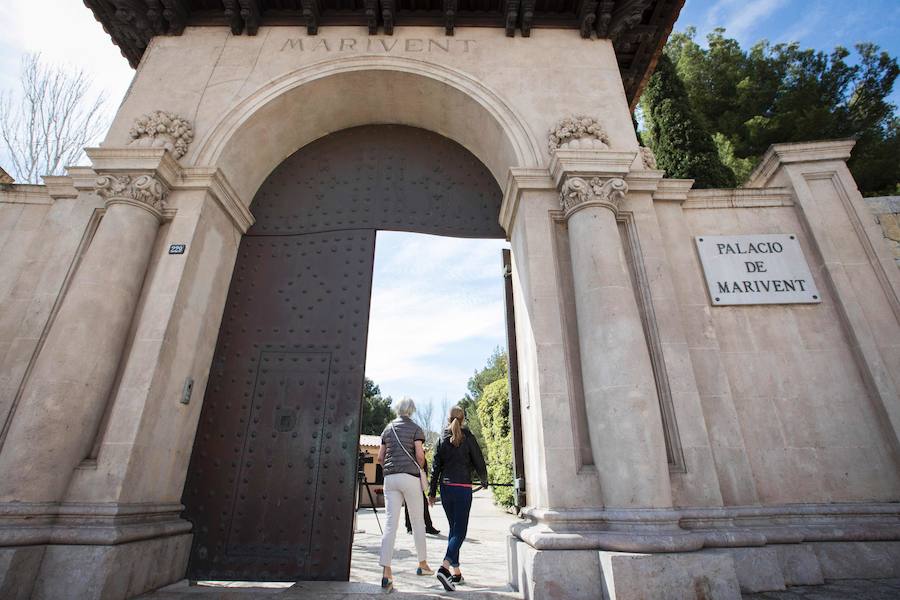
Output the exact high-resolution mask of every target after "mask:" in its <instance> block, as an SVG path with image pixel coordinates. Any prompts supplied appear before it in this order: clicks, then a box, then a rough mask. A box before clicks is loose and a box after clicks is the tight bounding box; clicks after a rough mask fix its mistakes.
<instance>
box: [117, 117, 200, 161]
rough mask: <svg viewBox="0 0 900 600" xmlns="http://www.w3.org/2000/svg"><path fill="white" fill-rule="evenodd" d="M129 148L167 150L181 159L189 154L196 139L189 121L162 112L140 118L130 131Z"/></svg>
mask: <svg viewBox="0 0 900 600" xmlns="http://www.w3.org/2000/svg"><path fill="white" fill-rule="evenodd" d="M128 135H130V136H131V142H129V143H128V145H129V146H148V147H151V148H165V149H166V150H168V151H169V152H171V153H172V156H174V157H175V159H176V160H177V159H179V158H181V157H182V156H184V155H185V154H186V153H187V150H188V145H190V143H191V142H192V141H193V139H194V128H193V127H191V124H190V122H189V121H188V120H187V119H183V118H181V117H179V116H178V115H176V114H174V113H168V112H164V111H161V110H157V111H154V112H152V113H150V114H147V115H144V116H142V117H138V118H137V119H135V121H134V127H132V128H131V129H130V130H129V131H128Z"/></svg>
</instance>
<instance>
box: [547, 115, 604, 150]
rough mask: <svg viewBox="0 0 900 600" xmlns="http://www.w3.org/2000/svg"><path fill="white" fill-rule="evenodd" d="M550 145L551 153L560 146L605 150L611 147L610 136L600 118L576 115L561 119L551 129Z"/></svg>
mask: <svg viewBox="0 0 900 600" xmlns="http://www.w3.org/2000/svg"><path fill="white" fill-rule="evenodd" d="M549 147H550V153H551V154H552V153H553V152H555V151H556V150H559V149H560V148H570V149H600V150H603V149H606V148H609V137H608V136H607V135H606V130H605V129H603V126H602V125H601V124H600V121H599V120H597V119H595V118H594V117H586V116H584V115H576V116H573V117H565V118H563V119H560V120H559V122H557V123H556V127H554V128H553V129H551V130H550V140H549Z"/></svg>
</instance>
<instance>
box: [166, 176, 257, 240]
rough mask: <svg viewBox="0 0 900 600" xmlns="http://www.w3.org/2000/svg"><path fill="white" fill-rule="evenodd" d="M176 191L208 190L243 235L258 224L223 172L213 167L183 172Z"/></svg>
mask: <svg viewBox="0 0 900 600" xmlns="http://www.w3.org/2000/svg"><path fill="white" fill-rule="evenodd" d="M174 189H176V190H196V189H202V190H206V191H207V192H208V193H209V194H210V195H211V196H212V197H213V198H214V199H215V201H216V202H217V203H218V204H219V206H220V207H221V208H222V210H223V211H224V212H225V214H226V215H228V218H229V219H231V222H232V223H233V224H234V226H235V227H236V228H237V229H238V230H239V231H240V232H241V233H242V234H243V233H247V230H248V229H250V227H251V226H252V225H253V224H254V223H255V222H256V218H255V217H254V216H253V214H252V213H251V212H250V209H249V208H247V207H246V206H245V205H244V203H243V202H241V199H240V196H238V193H237V192H236V191H235V189H234V188H233V187H231V183H230V182H229V181H228V178H227V177H225V174H224V173H222V171H221V170H219V169H215V168H212V167H190V168H186V169H184V170H183V171H182V176H181V178H180V179H179V182H178V183H177V184H176V185H175V187H174Z"/></svg>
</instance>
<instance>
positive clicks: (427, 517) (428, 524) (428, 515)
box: [403, 492, 434, 531]
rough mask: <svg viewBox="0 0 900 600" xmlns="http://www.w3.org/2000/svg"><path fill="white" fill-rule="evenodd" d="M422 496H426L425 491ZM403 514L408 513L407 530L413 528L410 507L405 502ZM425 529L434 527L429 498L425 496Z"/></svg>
mask: <svg viewBox="0 0 900 600" xmlns="http://www.w3.org/2000/svg"><path fill="white" fill-rule="evenodd" d="M422 497H423V498H425V492H422ZM403 514H404V515H406V530H407V531H410V530H412V524H410V522H409V507H408V506H406V505H405V504H404V505H403ZM425 529H434V525H432V524H431V513H430V512H428V498H425Z"/></svg>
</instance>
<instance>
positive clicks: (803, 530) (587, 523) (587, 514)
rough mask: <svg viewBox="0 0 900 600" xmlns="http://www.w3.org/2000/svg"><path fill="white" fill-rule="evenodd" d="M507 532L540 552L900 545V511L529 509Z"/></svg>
mask: <svg viewBox="0 0 900 600" xmlns="http://www.w3.org/2000/svg"><path fill="white" fill-rule="evenodd" d="M523 515H524V516H525V517H526V518H528V519H530V521H529V522H521V523H516V524H515V525H514V526H513V527H512V533H513V535H515V536H516V537H518V538H519V539H520V540H522V541H524V542H526V543H527V544H529V545H531V546H533V547H534V548H536V549H538V550H545V549H546V550H564V549H572V550H587V549H595V550H612V551H620V552H687V551H695V550H700V549H702V548H730V547H745V546H764V545H766V544H796V543H802V542H830V541H895V540H900V505H898V504H892V503H859V504H855V503H847V504H801V505H784V506H771V507H754V506H748V507H731V508H692V509H610V510H593V509H571V510H564V509H560V510H545V509H534V508H526V509H525V510H524V511H523Z"/></svg>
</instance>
